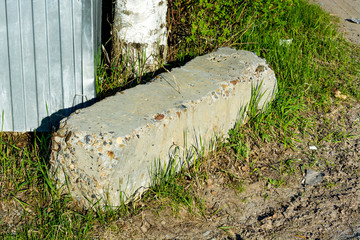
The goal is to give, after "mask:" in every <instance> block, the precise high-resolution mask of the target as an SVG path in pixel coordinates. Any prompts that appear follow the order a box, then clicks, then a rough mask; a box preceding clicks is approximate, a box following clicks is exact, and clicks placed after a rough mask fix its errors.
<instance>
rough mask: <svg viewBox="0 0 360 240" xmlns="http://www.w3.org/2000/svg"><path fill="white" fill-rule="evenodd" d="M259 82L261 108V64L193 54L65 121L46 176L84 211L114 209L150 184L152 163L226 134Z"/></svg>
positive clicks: (267, 85)
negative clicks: (184, 61) (97, 206)
mask: <svg viewBox="0 0 360 240" xmlns="http://www.w3.org/2000/svg"><path fill="white" fill-rule="evenodd" d="M261 82H262V85H261V89H260V91H261V92H265V94H264V96H263V98H262V99H261V101H260V107H263V106H265V105H266V103H267V102H268V101H269V100H271V98H272V97H273V95H274V93H275V90H276V78H275V75H274V72H273V71H272V70H271V69H270V67H269V66H268V65H267V63H266V61H265V60H263V59H261V58H259V57H257V56H256V55H255V54H254V53H251V52H246V51H236V50H234V49H230V48H221V49H219V50H218V51H216V52H214V53H211V54H208V55H204V56H201V57H197V58H195V59H194V60H192V61H190V62H189V63H187V64H186V65H185V66H183V67H181V68H176V69H174V70H172V71H171V72H170V73H164V74H161V75H160V76H158V77H156V78H155V79H154V80H153V81H152V82H150V83H148V84H145V85H139V86H137V87H135V88H132V89H128V90H126V91H124V92H120V93H118V94H116V95H115V96H112V97H109V98H107V99H105V100H103V101H101V102H98V103H96V104H94V105H93V106H91V107H89V108H86V109H83V110H81V111H79V112H77V113H75V114H73V115H72V116H70V117H69V118H67V119H65V120H64V121H63V122H62V123H61V128H60V130H59V131H58V132H57V133H55V135H54V137H53V147H52V149H53V151H52V155H51V161H50V163H51V165H52V166H51V173H52V174H53V177H54V178H55V179H57V180H58V182H59V184H61V185H64V186H66V185H67V184H66V180H67V183H68V186H69V187H70V191H71V194H72V195H73V197H74V198H75V199H76V200H78V201H80V202H81V203H82V204H84V206H90V203H89V200H90V201H92V202H96V201H98V200H99V199H102V200H101V201H104V202H102V204H103V203H108V204H111V205H113V206H116V205H119V204H120V195H121V193H122V195H123V196H124V195H125V196H127V197H130V196H132V195H136V194H139V193H141V192H143V191H144V190H145V189H146V187H148V186H149V185H150V183H151V176H150V175H151V173H152V171H154V167H155V161H156V160H159V159H160V161H161V163H162V164H168V163H169V161H170V159H171V158H174V157H176V156H174V155H176V154H178V158H180V159H184V155H185V153H186V152H188V153H189V151H191V149H194V148H191V146H194V147H196V148H198V149H200V148H201V145H203V146H204V147H205V151H206V150H208V148H209V144H210V142H211V140H213V139H214V137H215V136H217V137H221V136H225V135H226V134H227V132H228V130H229V129H231V128H233V127H234V125H235V122H236V121H237V119H238V118H239V115H240V109H241V108H242V107H244V106H245V105H246V104H248V103H249V101H250V97H251V91H252V86H259V85H260V83H261ZM176 149H177V150H178V151H176ZM65 188H66V187H64V189H65Z"/></svg>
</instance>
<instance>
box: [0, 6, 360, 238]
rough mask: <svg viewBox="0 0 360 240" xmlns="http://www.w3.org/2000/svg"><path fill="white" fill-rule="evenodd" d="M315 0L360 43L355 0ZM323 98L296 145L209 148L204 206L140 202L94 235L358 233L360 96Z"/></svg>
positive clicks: (16, 214) (10, 215)
mask: <svg viewBox="0 0 360 240" xmlns="http://www.w3.org/2000/svg"><path fill="white" fill-rule="evenodd" d="M316 3H317V4H321V5H320V6H321V7H322V8H323V9H325V10H326V11H328V12H330V13H331V14H334V15H335V16H338V17H339V18H340V22H339V25H340V27H341V31H345V32H346V33H347V35H346V36H347V38H348V39H349V40H350V41H351V42H353V43H355V44H360V24H355V23H351V22H349V21H347V20H346V19H351V18H360V0H316ZM329 101H331V102H333V104H332V106H333V107H332V108H331V109H327V110H326V111H324V113H322V114H320V116H318V119H317V123H318V124H317V126H316V127H313V126H309V129H308V132H307V133H306V134H304V138H302V142H299V143H297V144H296V147H295V148H294V149H290V148H284V146H283V144H282V143H268V144H259V142H256V141H250V140H249V144H250V148H251V149H252V151H251V156H249V157H248V158H247V159H248V161H253V163H249V162H246V161H234V156H233V155H232V154H233V153H232V151H231V150H230V149H228V151H227V150H226V149H224V151H221V152H219V153H217V154H216V155H213V156H211V159H210V161H208V166H206V172H207V175H208V176H210V178H209V179H208V180H207V181H205V182H204V183H202V182H200V183H199V184H198V185H197V187H196V189H197V191H198V195H199V196H201V199H203V200H204V202H203V205H204V209H203V212H202V213H201V211H199V210H196V209H195V210H194V212H193V213H189V212H188V209H185V208H184V209H183V208H182V207H180V210H179V211H175V212H176V213H174V211H173V210H172V209H171V208H170V207H168V206H167V203H166V202H165V203H164V204H162V203H161V202H160V203H155V204H154V203H150V204H154V205H153V206H148V205H146V204H148V203H146V202H145V203H144V204H145V205H144V210H143V211H140V213H138V214H136V215H135V216H133V217H131V218H129V219H128V218H124V219H118V220H115V221H111V222H110V223H109V224H110V226H109V224H106V225H105V226H104V227H99V229H98V231H96V230H95V232H97V234H95V235H97V236H94V237H95V239H138V238H140V239H360V103H359V101H355V100H351V99H349V98H347V99H346V100H342V99H341V98H339V97H337V96H336V94H334V96H333V97H332V98H331V99H329ZM309 117H311V116H309ZM301 134H302V133H299V135H301ZM319 136H320V138H319ZM327 139H332V140H331V141H327ZM18 147H20V146H18ZM314 147H315V148H314ZM284 149H286V150H284ZM254 159H256V163H255V160H254ZM225 165H226V166H225ZM222 169H226V171H225V170H222ZM229 176H231V178H233V179H235V181H232V182H229V181H228V180H227V179H229ZM16 206H17V204H16V202H15V200H13V201H10V202H7V203H6V204H4V203H0V215H2V216H4V217H3V220H2V221H4V222H5V223H6V224H7V226H8V228H9V229H10V230H11V231H15V229H16V223H17V222H19V221H20V219H21V216H22V213H23V212H22V210H21V208H20V207H16ZM14 208H15V209H19V210H15V211H14Z"/></svg>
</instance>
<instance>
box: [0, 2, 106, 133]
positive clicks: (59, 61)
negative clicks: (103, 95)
mask: <svg viewBox="0 0 360 240" xmlns="http://www.w3.org/2000/svg"><path fill="white" fill-rule="evenodd" d="M101 2H102V1H101V0H0V130H3V131H17V132H23V131H33V130H37V131H48V130H50V129H51V124H54V123H55V125H56V122H58V120H59V119H61V118H63V117H65V116H67V115H69V114H70V113H71V112H72V111H73V110H74V109H75V108H76V107H79V106H81V105H82V104H84V103H85V102H87V101H89V100H91V99H94V97H95V96H96V87H95V61H96V59H95V58H96V55H97V53H98V46H99V45H100V42H101V5H102V3H101ZM85 104H86V103H85Z"/></svg>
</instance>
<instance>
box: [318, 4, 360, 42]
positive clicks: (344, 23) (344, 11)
mask: <svg viewBox="0 0 360 240" xmlns="http://www.w3.org/2000/svg"><path fill="white" fill-rule="evenodd" d="M311 2H315V3H317V4H319V5H320V7H321V8H322V9H324V10H325V11H327V12H329V13H330V14H332V15H334V16H336V17H339V19H340V26H341V30H342V31H344V32H345V33H346V34H345V36H346V37H347V38H348V39H349V40H350V41H351V42H353V43H356V44H360V24H355V23H353V22H351V21H349V19H351V18H358V19H360V0H312V1H311Z"/></svg>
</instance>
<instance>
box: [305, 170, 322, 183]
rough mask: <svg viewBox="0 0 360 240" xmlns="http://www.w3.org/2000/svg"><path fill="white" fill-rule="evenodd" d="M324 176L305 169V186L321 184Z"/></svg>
mask: <svg viewBox="0 0 360 240" xmlns="http://www.w3.org/2000/svg"><path fill="white" fill-rule="evenodd" d="M324 176H325V173H323V172H317V171H314V170H311V169H306V175H305V184H306V185H312V186H314V185H316V184H318V183H320V182H322V180H323V177H324Z"/></svg>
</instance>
